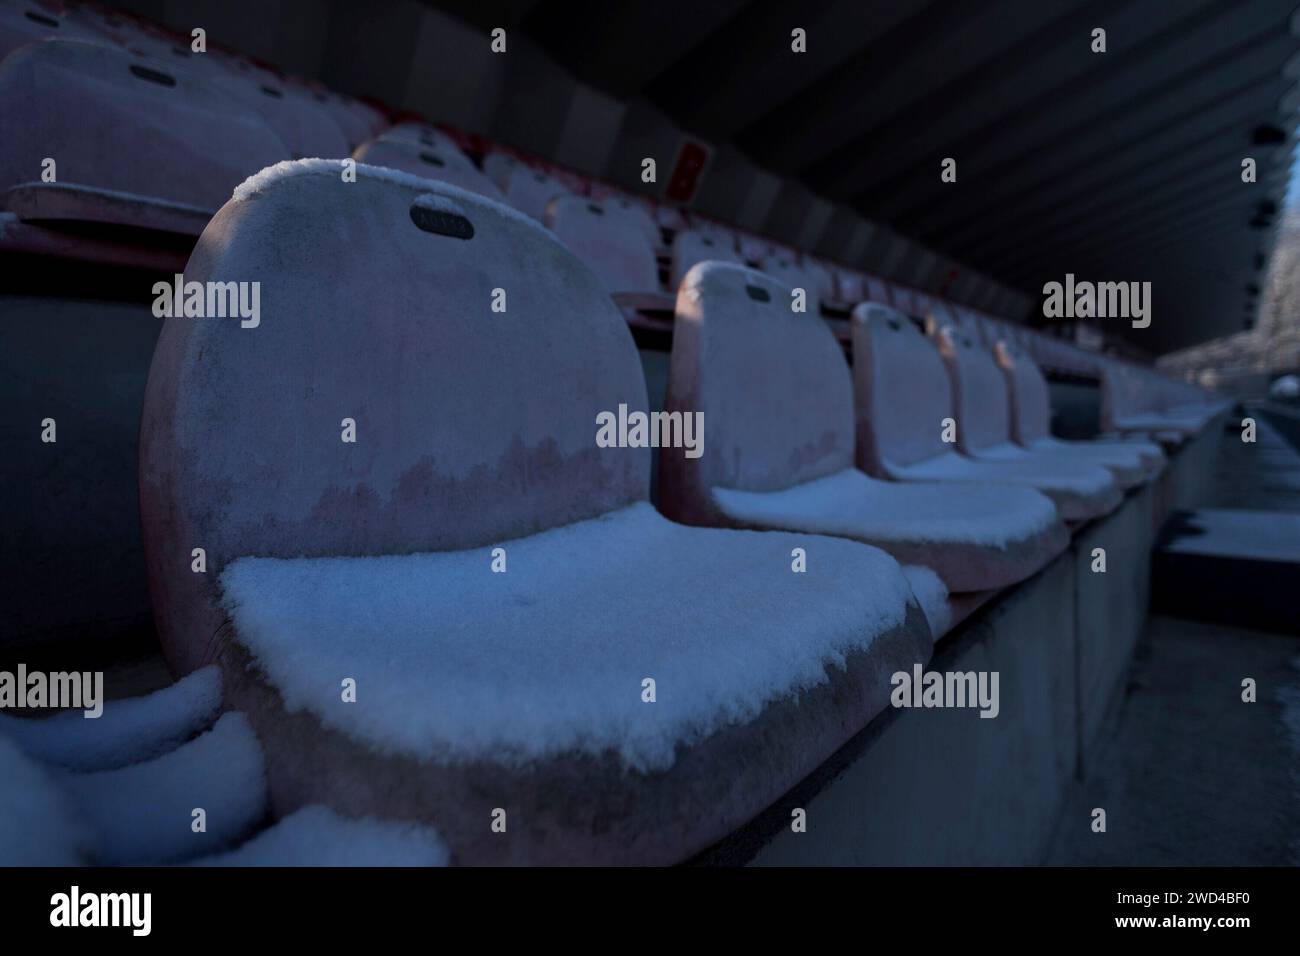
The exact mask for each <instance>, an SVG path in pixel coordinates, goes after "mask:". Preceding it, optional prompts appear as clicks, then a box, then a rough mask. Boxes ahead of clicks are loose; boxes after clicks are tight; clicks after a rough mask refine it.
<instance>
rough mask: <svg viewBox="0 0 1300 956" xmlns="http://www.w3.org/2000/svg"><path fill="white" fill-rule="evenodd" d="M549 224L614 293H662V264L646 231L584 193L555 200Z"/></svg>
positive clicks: (552, 204)
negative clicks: (608, 210) (660, 279)
mask: <svg viewBox="0 0 1300 956" xmlns="http://www.w3.org/2000/svg"><path fill="white" fill-rule="evenodd" d="M546 225H547V226H548V227H549V228H550V230H551V231H552V232H553V233H555V237H556V238H557V239H559V240H560V242H562V243H564V246H565V248H567V249H568V250H569V251H570V252H572V253H573V254H574V255H575V256H577V257H578V258H579V259H581V260H582V261H583V262H585V263H586V264H587V265H588V267H590V268H591V270H592V271H593V272H595V273H596V275H597V276H598V277H599V278H600V280H601V281H602V282H603V283H604V284H605V288H606V289H608V290H609V291H610V292H611V293H620V292H650V293H655V294H656V295H657V294H658V293H659V291H660V290H659V266H658V263H657V262H656V261H655V253H654V249H653V248H651V246H650V243H649V241H648V240H647V239H646V237H645V233H644V232H643V231H642V230H641V229H639V228H638V227H637V225H636V224H635V223H632V222H629V221H628V220H627V219H625V218H622V217H619V216H616V215H611V214H610V213H608V212H607V211H606V207H605V206H604V205H602V204H601V203H597V202H593V201H592V200H590V199H587V198H585V197H583V196H561V197H559V198H557V199H554V200H552V202H551V205H550V208H549V209H548V210H547V214H546Z"/></svg>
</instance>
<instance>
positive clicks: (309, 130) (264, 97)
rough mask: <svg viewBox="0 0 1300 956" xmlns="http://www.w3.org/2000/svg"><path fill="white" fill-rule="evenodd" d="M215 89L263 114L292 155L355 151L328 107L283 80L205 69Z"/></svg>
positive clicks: (335, 156)
mask: <svg viewBox="0 0 1300 956" xmlns="http://www.w3.org/2000/svg"><path fill="white" fill-rule="evenodd" d="M206 75H207V79H208V83H209V84H211V86H212V87H213V88H214V89H218V90H221V91H222V92H223V93H225V94H227V95H228V96H230V97H231V98H232V99H235V100H236V101H238V102H239V103H241V104H243V105H244V106H245V107H246V108H247V109H248V111H249V112H250V114H255V115H257V116H260V117H261V118H262V119H263V120H264V121H265V122H266V125H267V126H269V127H271V129H273V130H275V132H276V135H277V136H279V137H280V139H281V140H282V141H283V142H284V145H285V146H287V147H288V149H289V156H290V158H291V159H302V158H304V157H319V158H322V159H343V158H344V157H346V156H349V155H350V154H351V152H352V147H350V146H349V145H348V139H347V136H346V135H344V132H343V129H342V127H340V126H339V124H338V123H337V122H336V121H335V119H334V117H333V115H332V114H331V113H330V111H329V110H327V109H325V108H324V107H323V106H322V105H320V104H319V103H317V102H315V101H313V100H312V99H310V98H309V97H307V96H304V95H303V94H302V93H300V92H298V91H296V90H294V89H292V88H291V87H288V86H286V84H284V83H283V82H280V81H273V80H270V79H264V80H248V79H245V78H244V77H242V76H237V75H235V74H233V73H230V72H228V71H225V70H210V71H207V73H206Z"/></svg>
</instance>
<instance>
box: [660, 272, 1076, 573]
mask: <svg viewBox="0 0 1300 956" xmlns="http://www.w3.org/2000/svg"><path fill="white" fill-rule="evenodd" d="M667 408H668V410H669V411H671V412H682V413H683V414H685V413H688V412H691V411H700V412H703V414H704V427H705V436H706V440H705V446H706V447H707V448H708V449H710V451H709V453H708V454H705V455H703V456H701V457H700V458H697V459H688V458H683V457H682V456H681V455H680V454H675V453H674V450H666V451H661V452H660V497H661V500H662V503H663V507H664V508H665V511H666V513H667V514H668V515H669V516H670V517H675V518H678V519H679V520H682V521H687V522H689V523H692V524H704V525H720V526H725V527H749V528H779V529H783V530H788V531H807V532H815V533H819V534H831V535H838V536H842V537H848V538H853V539H856V540H859V541H863V542H867V543H869V544H873V545H875V546H877V547H880V548H883V549H884V550H886V551H888V552H890V553H891V554H893V555H894V556H895V557H896V558H897V559H898V560H899V561H900V562H903V563H905V564H909V565H911V564H919V565H923V566H925V567H929V568H931V569H933V570H934V571H935V572H936V573H937V574H938V575H939V577H940V578H941V579H942V580H943V582H944V583H945V584H946V585H947V586H948V587H949V588H950V589H952V590H956V591H975V590H984V589H988V588H996V587H1002V586H1004V585H1008V584H1012V583H1014V582H1016V581H1019V580H1022V579H1024V578H1026V577H1028V576H1029V575H1031V574H1033V573H1034V572H1035V571H1037V570H1038V569H1039V568H1041V567H1042V566H1043V565H1044V564H1045V563H1046V562H1047V561H1048V560H1050V559H1051V558H1052V557H1053V556H1055V555H1056V554H1057V553H1058V552H1059V551H1060V550H1061V549H1062V548H1063V547H1064V546H1065V543H1066V541H1067V540H1068V538H1067V535H1066V533H1065V529H1064V528H1063V526H1062V525H1061V523H1060V521H1059V520H1058V518H1057V515H1056V509H1055V508H1054V507H1053V506H1052V503H1051V502H1050V501H1049V500H1048V499H1047V498H1045V497H1043V496H1042V495H1040V494H1038V493H1037V492H1035V491H1032V490H1030V489H1027V488H1007V487H996V486H990V487H976V486H971V487H969V488H963V489H961V490H954V489H953V488H952V487H951V486H945V485H925V484H908V483H901V482H891V481H881V480H877V479H874V478H870V477H868V476H867V475H866V474H865V473H864V472H862V471H860V470H858V469H857V468H856V467H854V461H855V458H854V411H853V384H852V381H851V378H850V375H849V369H848V366H847V365H846V363H845V361H844V355H843V352H842V351H841V350H840V347H839V345H838V344H837V343H836V341H835V338H834V336H833V335H832V333H831V331H830V329H829V328H828V327H827V326H826V325H825V323H823V322H813V321H809V320H808V318H807V317H806V316H803V315H798V314H796V313H793V312H792V311H791V310H790V306H789V294H788V289H786V287H785V286H784V285H783V284H781V283H779V282H777V281H776V280H775V279H773V278H772V277H770V276H767V275H766V274H763V273H759V272H756V271H754V270H751V269H747V268H745V267H743V266H734V265H726V264H723V263H717V262H706V263H703V264H701V265H697V266H696V267H695V268H693V269H692V270H691V271H690V272H689V273H688V274H687V277H686V281H685V282H684V283H683V284H682V287H681V289H680V290H679V292H678V296H677V318H676V328H675V330H674V334H673V353H672V362H671V367H670V373H669V379H668V400H667Z"/></svg>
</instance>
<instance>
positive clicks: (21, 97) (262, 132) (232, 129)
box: [0, 40, 288, 235]
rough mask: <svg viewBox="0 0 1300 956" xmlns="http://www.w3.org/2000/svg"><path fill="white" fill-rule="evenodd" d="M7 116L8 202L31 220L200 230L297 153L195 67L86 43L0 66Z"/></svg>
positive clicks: (23, 54)
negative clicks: (253, 179)
mask: <svg viewBox="0 0 1300 956" xmlns="http://www.w3.org/2000/svg"><path fill="white" fill-rule="evenodd" d="M32 90H40V91H41V95H40V97H34V96H33V95H32ZM0 114H2V115H4V116H5V117H7V118H8V122H6V125H5V130H4V136H3V138H0V207H3V209H5V210H7V211H9V212H12V213H15V214H16V215H17V216H18V218H19V219H22V220H29V219H30V220H33V221H41V222H48V221H50V220H76V221H93V222H101V223H114V224H122V225H132V226H140V227H145V228H150V229H155V230H165V231H173V232H181V233H191V234H197V233H198V232H199V231H201V230H202V228H203V226H204V224H206V222H207V220H208V218H209V217H210V216H211V213H212V211H213V210H215V209H217V208H218V207H219V206H221V204H222V203H224V202H225V201H226V200H227V199H228V198H230V192H231V190H232V189H233V188H234V187H235V186H237V185H238V184H239V183H240V182H241V181H242V180H243V179H245V178H246V177H247V176H249V175H251V174H252V173H253V172H255V171H256V170H258V169H260V168H262V167H263V166H266V165H269V164H272V163H275V162H278V161H279V160H282V159H287V158H288V153H287V152H286V149H285V146H284V144H283V143H282V142H281V140H280V139H279V137H278V136H277V135H276V134H275V132H274V131H273V130H272V129H271V128H270V127H269V126H267V124H266V123H265V122H263V121H262V120H261V119H260V118H259V117H258V116H256V115H250V114H249V113H248V111H247V110H245V109H242V108H241V107H240V105H239V104H238V103H237V102H233V101H232V100H230V99H229V98H228V97H227V96H225V95H223V94H221V93H220V92H218V91H215V90H212V89H209V88H208V87H207V86H206V84H204V83H203V82H200V81H199V80H197V79H196V78H195V77H194V76H193V75H192V74H191V73H189V72H187V71H184V70H174V69H169V68H168V65H167V64H161V63H155V62H153V61H147V60H144V59H142V58H140V57H137V56H134V55H132V54H130V53H127V52H126V51H124V50H120V49H116V48H114V47H111V46H107V45H103V44H97V43H87V42H82V41H79V40H44V41H41V42H39V43H32V44H29V45H27V46H25V47H22V48H21V49H18V50H15V51H14V52H13V53H11V54H10V55H9V56H7V57H5V58H4V60H3V61H0ZM141 143H148V145H149V156H148V161H147V162H146V161H142V160H141V156H140V154H139V149H140V144H141ZM46 157H50V158H54V159H55V161H56V164H57V165H56V167H55V173H56V179H55V181H53V182H44V181H43V172H44V171H45V165H44V159H45V158H46ZM7 234H8V230H6V235H7Z"/></svg>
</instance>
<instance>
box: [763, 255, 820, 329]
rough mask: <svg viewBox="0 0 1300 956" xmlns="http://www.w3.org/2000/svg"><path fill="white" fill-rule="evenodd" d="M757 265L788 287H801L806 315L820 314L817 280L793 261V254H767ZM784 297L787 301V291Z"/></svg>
mask: <svg viewBox="0 0 1300 956" xmlns="http://www.w3.org/2000/svg"><path fill="white" fill-rule="evenodd" d="M759 266H760V268H761V269H762V270H763V272H764V273H766V274H767V275H770V276H771V277H772V278H774V279H776V280H777V281H778V282H780V283H783V284H784V285H785V286H787V287H788V288H790V289H803V291H804V295H805V296H806V301H805V306H806V308H807V313H808V315H821V304H822V299H821V294H820V293H819V292H818V288H819V283H818V280H817V278H816V276H814V275H813V274H812V273H810V272H808V271H807V270H806V269H805V268H804V267H803V266H801V265H799V264H798V263H797V262H795V260H794V257H793V256H789V255H785V254H783V253H781V254H777V255H772V256H767V257H766V258H764V259H763V261H762V262H761V263H759ZM785 299H786V302H787V303H789V301H790V294H789V292H787V293H786V294H785Z"/></svg>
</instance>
